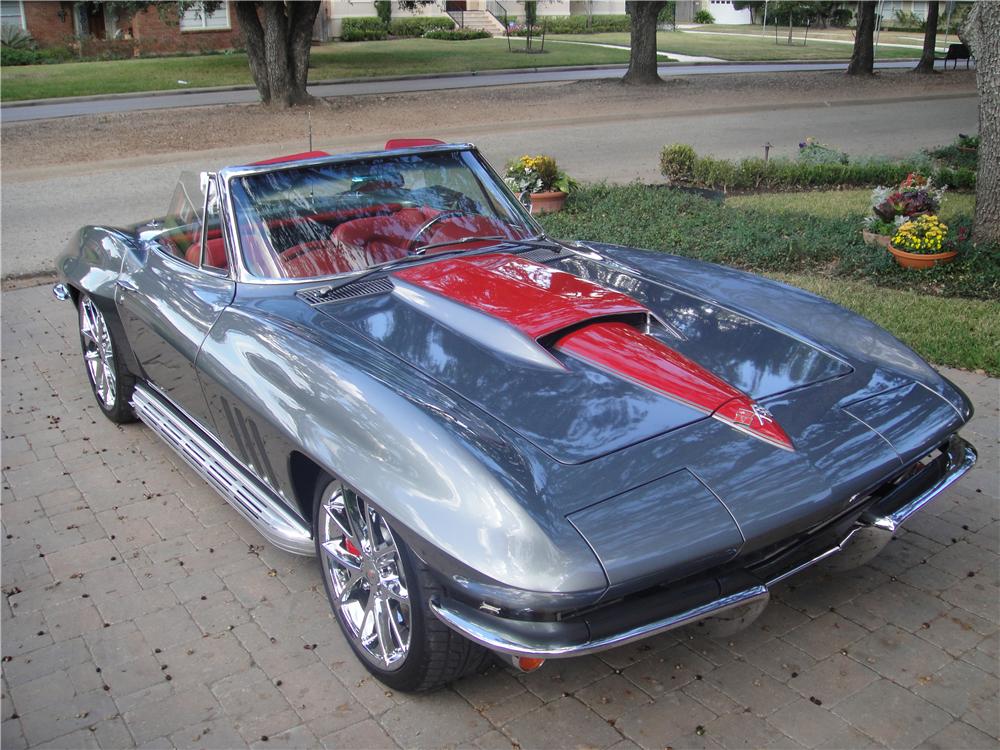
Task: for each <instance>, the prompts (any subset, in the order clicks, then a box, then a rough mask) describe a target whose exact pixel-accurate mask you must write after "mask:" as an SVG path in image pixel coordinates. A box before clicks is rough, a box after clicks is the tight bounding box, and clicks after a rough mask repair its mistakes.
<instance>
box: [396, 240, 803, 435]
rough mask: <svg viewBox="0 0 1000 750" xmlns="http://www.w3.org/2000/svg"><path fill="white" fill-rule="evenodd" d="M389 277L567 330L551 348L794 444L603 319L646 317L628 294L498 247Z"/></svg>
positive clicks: (715, 386) (699, 373)
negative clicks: (520, 256) (500, 251)
mask: <svg viewBox="0 0 1000 750" xmlns="http://www.w3.org/2000/svg"><path fill="white" fill-rule="evenodd" d="M394 275H395V276H397V277H398V278H400V279H402V280H403V281H406V282H409V283H410V284H414V285H416V286H420V287H423V288H424V289H427V290H429V291H431V292H434V293H436V294H440V295H441V296H443V297H446V298H448V299H450V300H453V301H455V302H460V303H462V304H464V305H467V306H469V307H472V308H474V309H476V310H479V311H480V312H483V313H485V314H487V315H490V316H492V317H494V318H499V319H501V320H503V321H505V322H506V323H509V324H510V325H511V326H513V327H514V328H517V329H518V330H520V331H521V332H522V333H524V334H526V335H527V336H529V337H531V338H532V339H534V340H538V339H541V338H544V337H545V336H548V335H551V334H557V333H560V332H564V331H568V332H567V333H565V335H562V336H561V337H560V338H559V339H558V340H557V341H556V342H555V344H554V347H555V349H557V350H558V351H560V352H563V353H565V354H568V355H571V356H574V357H578V358H579V359H582V360H585V361H587V362H589V363H590V364H592V365H595V366H597V367H600V368H601V369H604V370H606V371H608V372H612V373H614V374H615V375H616V376H618V377H622V378H625V379H627V380H630V381H632V382H634V383H637V384H639V385H641V386H643V387H646V388H649V389H651V390H654V391H657V392H658V393H661V394H663V395H664V396H667V397H668V398H671V399H674V400H676V401H681V402H683V403H685V404H687V405H689V406H691V407H692V408H694V409H697V410H698V411H701V412H704V413H705V414H710V415H712V416H714V417H715V418H716V419H719V420H721V421H723V422H725V423H726V424H729V425H730V426H732V427H735V428H736V429H738V430H741V431H743V432H747V433H749V434H751V435H753V436H755V437H758V438H760V439H762V440H766V441H767V442H769V443H771V444H773V445H776V446H778V447H781V448H785V449H788V450H793V448H792V442H791V440H789V438H788V436H787V435H786V434H785V432H784V430H782V429H781V427H780V426H779V425H778V423H777V422H776V421H775V420H774V418H773V417H772V416H771V415H770V414H769V413H768V412H767V410H766V409H764V408H762V407H761V406H759V405H758V404H756V403H754V401H753V400H752V399H751V398H750V397H749V396H747V395H746V394H744V393H743V392H741V391H739V390H738V389H736V388H734V387H733V386H731V385H729V383H727V382H725V381H724V380H723V379H722V378H720V377H718V376H717V375H714V374H713V373H711V372H709V371H708V370H706V369H705V368H704V367H702V366H701V365H699V364H698V363H697V362H694V361H692V360H690V359H688V358H687V357H685V356H684V355H683V354H681V353H680V352H677V351H675V350H674V349H671V348H670V347H669V346H667V345H666V344H664V343H663V342H661V341H660V340H659V339H657V338H655V337H653V336H650V335H649V334H646V333H643V332H642V331H640V330H638V329H636V328H635V327H634V326H631V325H629V324H627V323H624V322H620V321H610V320H607V318H609V317H612V316H621V315H627V314H636V313H638V314H643V315H650V311H649V310H648V309H647V308H646V307H644V306H643V305H642V304H640V303H639V302H637V301H636V300H634V299H632V298H631V297H628V296H627V295H624V294H621V293H620V292H615V291H613V290H610V289H605V288H604V287H602V286H599V285H597V284H594V283H593V282H590V281H587V280H585V279H581V278H578V277H576V276H574V275H573V274H570V273H567V272H565V271H558V270H556V269H553V268H549V267H548V266H544V265H541V264H539V263H533V262H531V261H526V260H524V259H523V258H519V257H517V256H513V255H508V254H500V253H498V254H489V255H477V256H473V257H470V258H449V259H442V260H440V261H438V262H437V263H426V264H422V265H419V266H414V267H412V268H406V269H402V270H399V271H396V272H394ZM589 321H592V322H590V324H589V325H585V326H580V324H581V323H587V322H589ZM577 326H580V327H577Z"/></svg>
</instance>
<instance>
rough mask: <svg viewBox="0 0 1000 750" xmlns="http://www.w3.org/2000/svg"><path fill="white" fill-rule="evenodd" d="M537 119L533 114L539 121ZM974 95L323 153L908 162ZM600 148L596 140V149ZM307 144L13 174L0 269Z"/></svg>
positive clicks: (701, 114) (643, 173) (601, 162)
mask: <svg viewBox="0 0 1000 750" xmlns="http://www.w3.org/2000/svg"><path fill="white" fill-rule="evenodd" d="M536 117H537V115H536ZM976 123H977V100H976V97H975V96H957V97H946V98H938V99H934V98H922V99H913V100H905V101H895V102H892V101H886V100H884V99H882V100H879V101H871V102H865V103H850V104H830V103H823V102H820V103H817V104H814V105H806V106H799V105H796V106H793V107H788V108H783V109H782V108H774V107H773V106H768V107H767V108H766V109H763V108H761V109H750V108H744V109H741V110H740V111H732V110H717V111H711V110H701V111H698V112H688V113H683V114H677V115H672V116H658V117H654V118H648V119H635V118H634V117H631V116H630V115H629V113H628V112H623V113H621V114H620V115H616V116H614V117H610V116H601V117H597V118H587V117H585V116H584V117H580V118H577V119H574V120H560V121H558V122H553V121H546V120H539V119H534V120H529V121H521V122H507V123H502V124H494V125H490V126H481V127H473V128H469V127H458V126H445V127H438V126H430V127H424V128H416V127H415V128H414V130H413V131H412V132H407V133H379V132H373V133H369V134H366V135H364V136H355V137H349V138H344V139H338V140H337V141H330V142H318V143H316V144H315V146H316V147H317V148H322V149H325V150H328V151H331V152H338V151H339V152H343V151H354V150H363V149H369V148H380V147H381V145H382V144H383V143H384V141H385V138H386V136H390V135H392V136H418V135H423V136H434V137H438V138H442V139H445V140H451V141H472V142H474V143H476V144H478V145H479V146H480V147H481V148H482V150H483V152H484V153H485V154H486V156H487V158H489V159H490V161H491V162H492V163H493V164H494V165H496V166H502V165H503V164H504V163H505V162H506V161H507V160H508V159H510V158H513V157H515V156H518V155H520V154H521V153H523V152H524V151H526V150H531V151H533V152H538V153H547V154H551V155H552V156H554V157H555V158H556V159H557V160H558V161H559V164H560V166H562V167H563V168H564V169H565V170H566V171H567V172H569V173H570V174H572V175H573V176H574V177H576V178H577V179H580V180H585V181H599V180H608V181H611V182H629V181H632V180H643V181H649V182H657V181H661V180H662V178H661V176H660V174H659V171H658V154H659V151H660V149H661V148H662V147H663V146H664V145H665V144H668V143H674V142H681V143H690V144H691V145H692V146H694V148H695V149H696V150H697V151H698V152H699V153H705V154H713V155H716V156H720V157H743V156H748V155H754V154H761V153H762V152H763V148H762V147H763V144H764V143H765V142H770V143H771V144H773V146H774V148H773V149H772V152H771V153H772V155H791V154H792V153H793V152H794V150H795V149H796V147H797V144H798V142H799V141H800V140H802V138H804V137H805V136H810V135H811V136H813V137H815V138H818V139H819V140H821V141H823V142H827V143H831V144H836V145H837V147H839V148H841V149H844V150H845V151H847V152H849V153H854V154H860V153H866V154H885V155H890V156H904V155H907V154H910V153H913V152H915V151H917V150H919V149H921V148H924V147H927V146H933V145H938V144H942V143H947V142H949V141H951V140H952V139H953V138H954V137H955V134H956V133H958V132H973V131H975V129H976ZM594 144H601V147H600V148H595V147H594ZM305 146H306V144H305V143H301V142H297V141H296V142H287V143H274V144H269V145H266V146H252V147H239V148H227V149H217V150H212V151H199V152H191V153H180V154H177V153H174V154H161V155H157V156H154V157H148V158H133V159H127V160H121V161H116V162H100V163H96V164H79V165H71V166H66V167H64V166H55V167H44V168H35V169H27V170H25V169H18V170H15V169H7V170H4V175H3V194H2V210H3V223H2V238H0V239H2V245H3V254H2V257H0V264H2V273H3V275H4V276H8V275H22V274H31V273H40V272H45V271H49V270H51V269H52V262H53V259H54V258H55V256H56V255H57V253H58V252H59V251H60V250H61V248H62V247H63V246H64V245H65V243H66V242H67V240H68V239H69V237H70V235H71V234H72V232H73V231H74V230H75V229H77V228H78V227H80V226H81V225H83V224H101V223H104V224H112V225H115V224H124V223H131V222H135V221H139V220H142V219H145V218H150V217H152V216H155V215H159V214H160V213H161V212H162V211H163V210H164V209H165V207H166V205H167V202H168V201H169V199H170V195H171V192H172V190H173V186H174V183H175V182H176V179H177V177H178V175H179V174H180V172H181V171H183V170H203V169H214V168H218V167H221V166H225V165H231V164H240V163H246V162H249V161H253V160H256V159H260V158H264V157H267V156H274V155H276V154H281V153H292V152H296V151H301V150H303V149H304V148H305Z"/></svg>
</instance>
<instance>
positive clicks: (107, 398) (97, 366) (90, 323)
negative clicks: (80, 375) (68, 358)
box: [77, 294, 136, 424]
mask: <svg viewBox="0 0 1000 750" xmlns="http://www.w3.org/2000/svg"><path fill="white" fill-rule="evenodd" d="M77 312H78V314H79V315H78V321H79V324H80V349H81V351H82V352H83V359H84V363H83V364H84V367H83V369H84V370H85V371H86V373H87V380H88V381H89V382H90V390H91V392H92V393H93V394H94V400H96V401H97V406H98V408H99V409H100V410H101V411H102V412H103V413H104V416H105V417H107V418H108V419H110V420H111V421H112V422H114V423H115V424H127V423H129V422H134V421H136V416H135V411H134V410H133V409H132V403H131V401H132V392H133V390H135V378H134V377H133V376H132V373H130V372H129V371H128V370H127V369H126V368H125V367H124V365H122V363H121V358H120V357H118V352H119V351H121V348H120V347H119V345H118V341H117V340H116V338H115V335H114V333H113V332H112V329H111V326H109V325H108V322H107V319H106V318H105V316H104V313H103V311H102V310H101V308H100V306H99V305H98V304H97V302H96V301H95V300H94V299H93V298H92V297H90V296H89V295H87V294H81V295H80V299H79V302H78V304H77ZM106 373H110V374H111V375H112V376H113V378H111V379H109V378H107V376H106ZM112 379H113V383H112V384H111V386H110V388H109V386H108V384H109V382H110V381H111V380H112Z"/></svg>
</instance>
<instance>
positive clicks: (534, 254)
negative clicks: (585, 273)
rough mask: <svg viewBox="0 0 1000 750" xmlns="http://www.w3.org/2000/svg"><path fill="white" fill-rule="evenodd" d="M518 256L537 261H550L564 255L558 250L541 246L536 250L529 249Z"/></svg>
mask: <svg viewBox="0 0 1000 750" xmlns="http://www.w3.org/2000/svg"><path fill="white" fill-rule="evenodd" d="M517 257H518V258H524V259H525V260H531V261H534V262H535V263H548V262H549V261H550V260H555V259H556V258H559V257H562V256H560V254H559V251H557V250H549V249H548V248H547V247H539V248H536V249H534V250H528V251H527V252H526V253H518V254H517Z"/></svg>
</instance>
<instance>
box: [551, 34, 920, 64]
mask: <svg viewBox="0 0 1000 750" xmlns="http://www.w3.org/2000/svg"><path fill="white" fill-rule="evenodd" d="M551 39H565V40H569V41H578V42H596V43H604V44H624V45H626V46H628V44H629V35H628V34H627V33H609V34H566V35H552V37H551ZM566 46H569V45H566ZM656 46H657V49H659V50H660V51H661V52H676V53H678V54H682V55H704V56H706V57H718V58H720V59H722V60H731V61H734V62H746V61H757V60H847V59H849V58H850V57H851V46H850V45H848V44H835V43H831V42H813V41H811V40H810V42H809V44H808V45H806V46H805V47H802V46H791V47H790V46H788V45H787V44H775V43H774V36H773V35H771V36H770V37H767V36H765V37H762V38H751V37H744V36H736V35H730V36H723V35H722V34H694V33H685V32H682V31H660V32H658V33H657V35H656ZM878 57H879V59H891V58H900V57H903V58H915V57H920V50H910V49H900V48H896V47H880V48H879V51H878Z"/></svg>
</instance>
